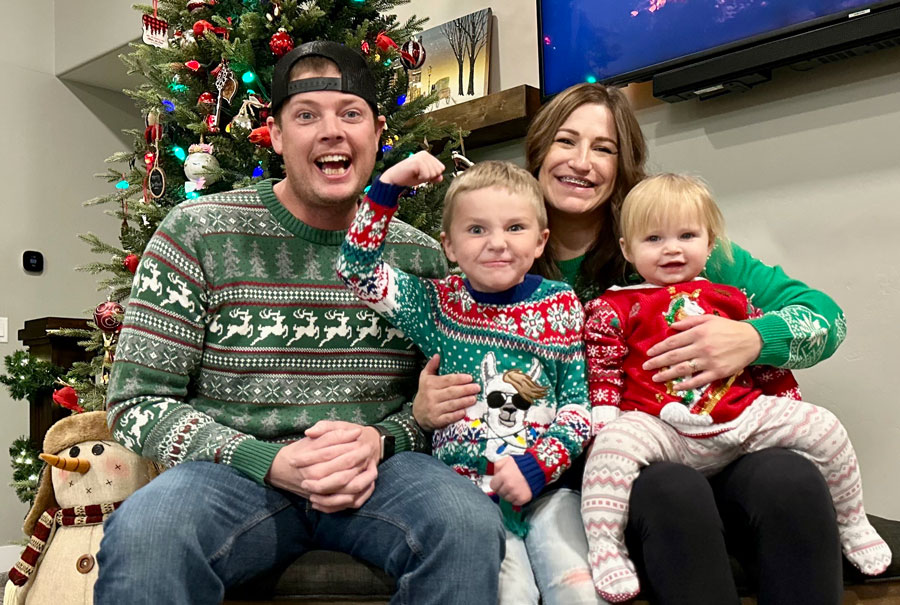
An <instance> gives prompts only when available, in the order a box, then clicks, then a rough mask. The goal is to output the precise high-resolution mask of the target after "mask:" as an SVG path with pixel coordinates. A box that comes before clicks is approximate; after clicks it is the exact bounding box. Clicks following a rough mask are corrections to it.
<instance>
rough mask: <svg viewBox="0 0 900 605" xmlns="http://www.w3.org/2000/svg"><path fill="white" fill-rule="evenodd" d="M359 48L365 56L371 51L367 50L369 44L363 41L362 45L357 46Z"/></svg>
mask: <svg viewBox="0 0 900 605" xmlns="http://www.w3.org/2000/svg"><path fill="white" fill-rule="evenodd" d="M359 48H360V49H362V51H363V52H364V53H365V54H367V55H368V54H369V53H370V52H371V50H372V49H371V48H369V43H368V42H366V41H365V40H363V41H362V44H360V45H359Z"/></svg>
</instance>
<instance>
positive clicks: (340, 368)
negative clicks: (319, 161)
mask: <svg viewBox="0 0 900 605" xmlns="http://www.w3.org/2000/svg"><path fill="white" fill-rule="evenodd" d="M272 186H273V182H272V181H264V182H262V183H259V184H258V185H256V186H255V187H254V188H249V189H242V190H237V191H231V192H227V193H220V194H214V195H209V196H205V197H201V198H198V199H197V200H193V201H187V202H184V203H182V204H180V205H179V206H178V207H176V208H174V209H173V210H172V211H171V212H170V213H169V214H168V216H167V217H166V218H165V220H164V221H163V222H162V224H161V225H160V226H159V229H158V230H157V232H156V233H155V234H154V235H153V237H152V239H151V240H150V243H149V244H148V246H147V249H146V250H145V251H144V254H143V256H142V258H141V263H140V266H139V268H138V271H137V273H136V274H135V278H134V284H133V286H132V291H131V299H130V302H129V304H128V309H127V311H126V313H125V319H124V324H123V328H122V333H121V335H120V337H119V344H118V347H117V350H116V361H115V364H114V366H113V371H112V376H111V378H110V383H109V391H108V410H109V421H110V424H111V426H112V429H113V435H114V437H115V438H116V440H117V441H119V442H120V443H122V444H123V445H125V446H126V447H128V448H130V449H132V450H134V451H135V452H137V453H139V454H141V455H143V456H146V457H148V458H151V459H153V460H156V461H158V462H161V463H163V464H166V465H169V466H171V465H175V464H177V463H179V462H182V461H186V460H206V461H213V462H218V463H223V464H229V465H231V466H233V467H235V468H237V469H239V470H241V471H242V472H244V473H246V474H247V475H249V476H250V477H252V478H254V479H256V480H257V481H260V482H262V481H263V479H264V477H265V475H266V473H267V472H268V469H269V467H270V466H271V463H272V460H273V459H274V457H275V455H276V454H277V452H278V450H279V449H280V448H281V447H283V445H284V444H285V443H288V442H291V441H294V440H297V439H299V438H301V437H302V436H303V433H304V431H305V430H306V429H307V428H308V427H310V426H311V425H313V424H315V423H316V422H317V421H319V420H323V419H329V420H343V421H348V422H354V423H358V424H373V423H377V424H379V425H381V426H384V427H385V428H386V429H387V430H388V431H389V432H391V433H392V434H393V435H394V436H395V438H396V447H397V449H398V450H409V449H416V450H422V449H426V448H427V442H426V440H425V437H424V435H423V434H422V432H421V430H420V429H419V428H418V425H417V424H416V423H415V421H414V420H413V419H412V416H411V413H410V409H409V405H408V402H409V401H410V400H411V397H412V395H413V394H414V391H415V388H416V385H417V377H418V372H419V370H420V368H421V362H422V359H421V356H420V354H419V353H418V352H417V351H415V349H414V348H413V346H412V343H411V342H409V340H407V339H405V338H404V337H403V335H402V334H401V333H400V332H399V331H397V330H396V329H394V328H393V326H391V325H390V324H388V323H387V322H385V321H384V320H383V319H381V318H380V317H379V316H378V315H376V314H375V313H372V311H370V310H369V309H368V308H366V307H365V305H363V304H361V303H360V302H359V300H358V299H357V298H356V297H355V296H354V295H353V294H352V293H351V292H350V291H348V290H347V289H346V288H345V287H344V285H343V284H342V283H341V282H340V281H338V280H337V278H336V277H335V275H334V269H333V267H334V263H335V260H336V258H337V256H338V253H339V251H340V244H341V242H342V241H343V240H344V236H345V234H346V231H323V230H319V229H314V228H312V227H310V226H308V225H306V224H304V223H303V222H301V221H300V220H298V219H297V218H295V217H294V216H293V215H292V214H291V213H290V212H289V211H288V210H287V209H286V208H285V207H284V206H283V205H282V204H281V203H280V202H279V201H278V199H277V198H276V196H275V194H274V192H273V190H272ZM386 255H387V256H388V258H390V259H391V260H392V262H395V263H397V264H398V265H399V266H402V267H403V268H404V269H406V270H408V271H412V272H415V273H420V274H422V275H425V276H432V277H438V276H441V275H445V274H446V262H445V261H444V258H443V255H442V254H441V253H440V249H439V247H438V245H437V243H436V242H435V241H434V240H433V239H431V238H429V237H428V236H426V235H424V234H422V233H421V232H419V231H417V230H415V229H413V228H412V227H410V226H408V225H406V224H404V223H401V222H395V224H394V225H392V226H391V230H390V232H389V233H388V235H387V251H386Z"/></svg>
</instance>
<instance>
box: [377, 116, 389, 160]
mask: <svg viewBox="0 0 900 605" xmlns="http://www.w3.org/2000/svg"><path fill="white" fill-rule="evenodd" d="M386 124H387V119H386V118H385V117H384V116H378V117H376V118H375V152H376V153H377V152H378V150H379V149H381V135H382V134H383V133H384V127H385V125H386Z"/></svg>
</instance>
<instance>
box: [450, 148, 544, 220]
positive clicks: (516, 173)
mask: <svg viewBox="0 0 900 605" xmlns="http://www.w3.org/2000/svg"><path fill="white" fill-rule="evenodd" d="M488 187H499V188H500V189H505V190H507V191H508V192H509V193H511V194H519V195H522V196H524V197H525V198H527V199H528V201H529V202H530V203H531V206H532V207H533V208H534V211H535V216H537V222H538V227H539V228H540V229H541V230H544V229H546V228H547V209H546V208H545V207H544V194H543V192H542V191H541V186H540V184H539V183H538V181H537V179H536V178H534V177H533V176H531V174H529V172H528V171H527V170H525V169H524V168H520V167H518V166H516V165H515V164H513V163H511V162H498V161H495V160H490V161H487V162H479V163H477V164H475V165H474V166H472V167H471V168H469V169H468V170H466V171H465V172H463V173H462V174H461V175H459V176H458V177H456V178H455V179H453V182H452V183H451V184H450V188H449V189H447V194H446V195H445V196H444V214H443V217H442V218H441V231H443V232H445V233H449V232H450V224H451V223H452V222H453V211H454V209H455V207H456V199H457V198H458V197H459V196H460V195H462V194H463V193H468V192H469V191H477V190H479V189H487V188H488Z"/></svg>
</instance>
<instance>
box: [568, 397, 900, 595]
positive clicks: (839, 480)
mask: <svg viewBox="0 0 900 605" xmlns="http://www.w3.org/2000/svg"><path fill="white" fill-rule="evenodd" d="M716 433H717V434H716ZM775 447H780V448H786V449H790V450H793V451H795V452H797V453H799V454H800V455H802V456H804V457H805V458H807V459H809V460H810V461H812V462H813V464H815V465H816V467H817V468H818V469H819V471H820V472H821V473H822V475H823V476H824V477H825V480H826V482H827V484H828V489H829V491H830V492H831V497H832V500H833V501H834V507H835V511H836V513H837V522H838V529H839V532H840V537H841V547H842V549H843V551H844V554H845V556H846V557H847V558H848V559H849V560H850V561H851V562H852V563H853V564H854V565H856V566H857V567H858V568H859V569H860V570H861V571H863V572H864V573H867V574H878V573H881V572H882V571H884V569H885V568H886V567H887V566H888V565H889V564H890V561H891V554H890V550H889V549H888V547H887V545H886V544H885V543H884V541H883V540H881V538H880V537H879V536H878V534H877V533H876V532H875V530H874V529H873V528H872V526H871V525H870V524H869V522H868V520H867V519H866V514H865V510H864V509H863V502H862V479H861V477H860V473H859V466H858V463H857V460H856V454H855V452H854V451H853V446H852V445H851V444H850V439H849V437H848V435H847V431H846V429H845V428H844V426H843V425H842V424H841V423H840V421H839V420H838V419H837V417H836V416H835V415H834V414H832V413H831V412H830V411H828V410H826V409H824V408H821V407H818V406H816V405H813V404H811V403H805V402H802V401H796V400H794V399H788V398H782V397H769V396H761V397H759V398H757V399H756V400H755V401H754V402H753V403H752V404H751V405H750V406H749V407H748V408H747V409H746V410H744V412H743V413H742V414H741V415H740V416H738V417H737V418H735V419H734V420H731V421H729V422H727V423H722V424H713V425H710V426H705V427H698V426H690V427H687V426H685V427H680V426H679V427H675V426H673V425H670V424H667V423H666V422H664V421H663V420H661V419H660V418H657V417H655V416H651V415H649V414H645V413H643V412H626V413H624V414H622V416H620V417H619V418H618V419H617V420H615V421H614V422H612V423H610V424H608V425H606V426H605V427H604V428H603V429H601V430H600V431H599V433H598V434H597V436H596V438H595V440H594V443H593V445H592V446H591V450H590V453H589V455H588V459H587V464H586V467H585V473H584V484H583V486H582V499H581V513H582V519H583V521H584V527H585V531H586V533H587V538H588V544H589V547H590V552H589V560H590V563H591V568H592V574H593V577H594V585H595V587H596V588H597V591H598V592H599V593H600V594H601V596H603V597H604V598H605V599H607V600H609V601H611V602H619V601H623V600H627V599H628V598H631V597H633V596H634V595H635V594H637V592H638V591H639V586H638V581H637V576H636V575H635V573H634V566H633V564H632V563H631V561H630V560H628V552H627V550H626V548H625V544H624V537H623V534H624V529H625V525H626V524H627V515H628V499H629V497H630V495H631V486H632V484H633V483H634V480H635V479H636V478H637V476H638V473H640V470H641V468H643V467H644V466H647V465H649V464H650V463H652V462H660V461H670V462H678V463H681V464H685V465H687V466H690V467H692V468H695V469H697V470H699V471H701V472H703V473H706V474H712V473H715V472H716V471H719V470H721V469H722V468H724V467H725V466H727V465H728V464H729V463H731V462H732V461H734V460H736V459H737V458H739V457H740V456H742V455H743V454H745V453H750V452H755V451H759V450H762V449H767V448H775Z"/></svg>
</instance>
